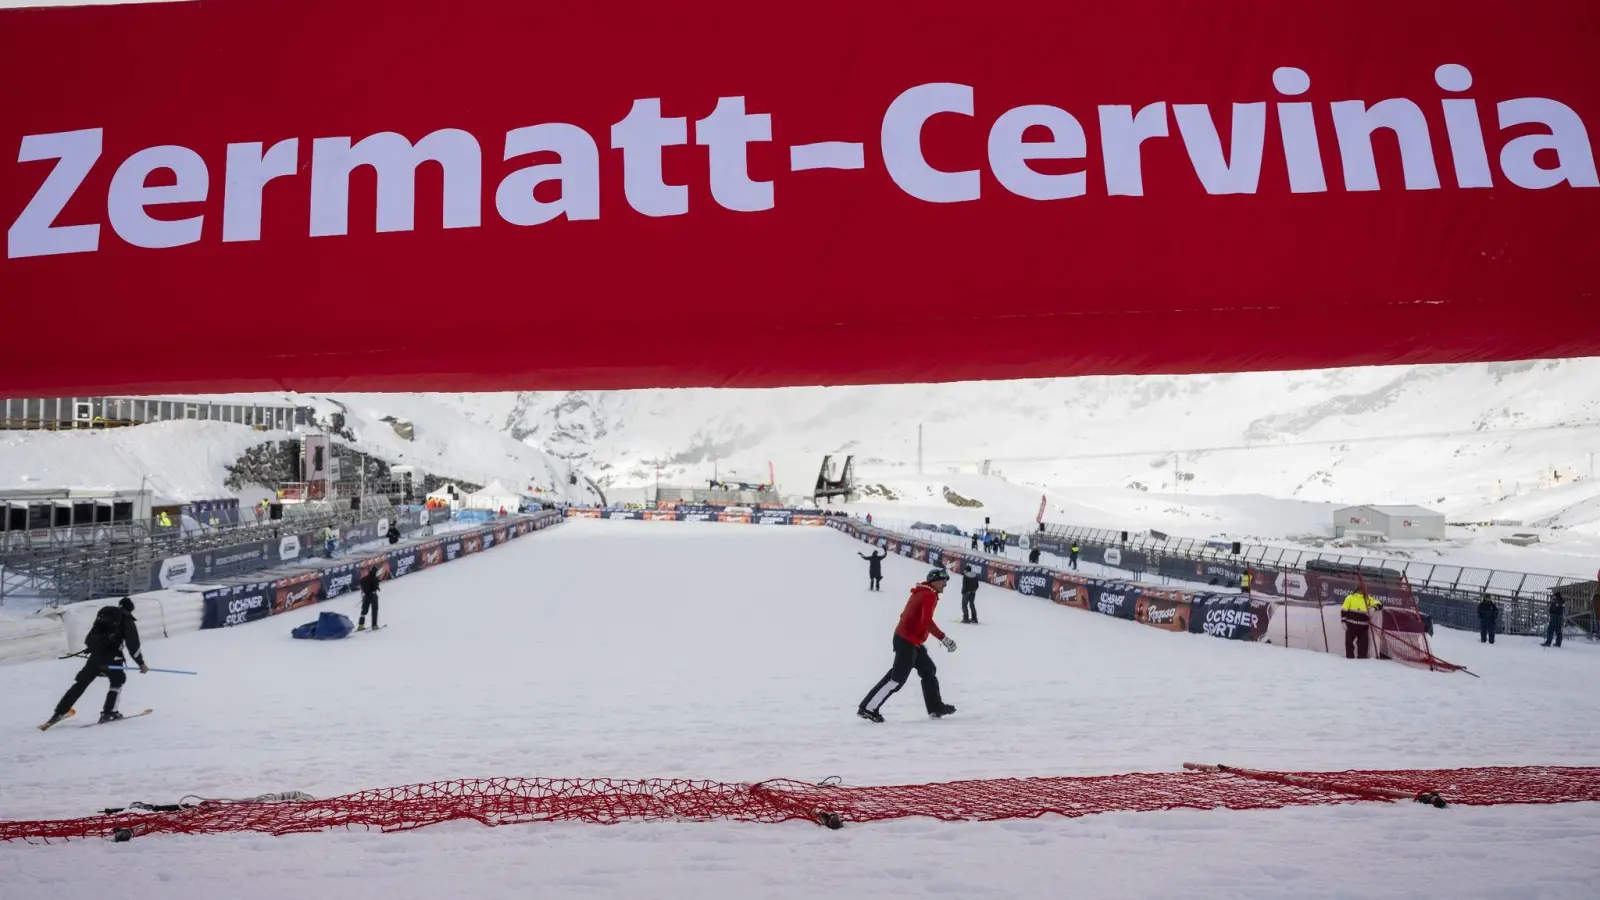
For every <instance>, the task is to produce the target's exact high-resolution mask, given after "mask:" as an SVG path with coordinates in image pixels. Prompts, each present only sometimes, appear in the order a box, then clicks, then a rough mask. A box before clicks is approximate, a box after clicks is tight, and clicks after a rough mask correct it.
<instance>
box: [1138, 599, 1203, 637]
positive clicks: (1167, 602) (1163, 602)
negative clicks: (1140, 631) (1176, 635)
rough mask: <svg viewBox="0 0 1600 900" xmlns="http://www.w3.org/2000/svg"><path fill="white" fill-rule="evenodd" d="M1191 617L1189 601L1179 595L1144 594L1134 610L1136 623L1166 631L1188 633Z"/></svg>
mask: <svg viewBox="0 0 1600 900" xmlns="http://www.w3.org/2000/svg"><path fill="white" fill-rule="evenodd" d="M1189 615H1190V605H1189V601H1188V600H1186V599H1183V598H1182V596H1181V595H1179V594H1152V593H1142V594H1140V595H1139V600H1138V602H1137V603H1136V604H1135V605H1134V609H1133V618H1134V621H1136V622H1143V623H1144V624H1146V625H1153V626H1155V627H1156V628H1160V629H1162V630H1165V631H1188V630H1189Z"/></svg>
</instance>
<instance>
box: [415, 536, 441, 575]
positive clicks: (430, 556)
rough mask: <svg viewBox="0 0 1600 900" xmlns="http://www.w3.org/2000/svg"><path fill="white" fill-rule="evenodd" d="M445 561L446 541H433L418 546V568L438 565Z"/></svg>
mask: <svg viewBox="0 0 1600 900" xmlns="http://www.w3.org/2000/svg"><path fill="white" fill-rule="evenodd" d="M442 562H444V542H443V541H432V542H430V543H426V544H423V545H422V546H421V547H418V548H417V568H419V569H425V568H427V567H428V566H437V565H439V564H440V563H442Z"/></svg>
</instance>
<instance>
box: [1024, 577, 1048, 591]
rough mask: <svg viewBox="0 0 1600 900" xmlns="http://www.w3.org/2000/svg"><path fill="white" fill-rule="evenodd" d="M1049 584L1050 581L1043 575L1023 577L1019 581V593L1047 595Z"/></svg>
mask: <svg viewBox="0 0 1600 900" xmlns="http://www.w3.org/2000/svg"><path fill="white" fill-rule="evenodd" d="M1049 583H1050V580H1049V579H1048V578H1046V577H1044V576H1043V575H1023V576H1022V577H1020V578H1018V579H1017V592H1018V593H1022V594H1034V595H1042V594H1044V593H1047V586H1048V585H1049Z"/></svg>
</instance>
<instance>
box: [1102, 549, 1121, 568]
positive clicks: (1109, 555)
mask: <svg viewBox="0 0 1600 900" xmlns="http://www.w3.org/2000/svg"><path fill="white" fill-rule="evenodd" d="M1105 561H1106V565H1108V566H1120V565H1122V551H1121V550H1119V549H1117V548H1116V547H1107V548H1106V551H1105Z"/></svg>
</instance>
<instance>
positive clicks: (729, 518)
mask: <svg viewBox="0 0 1600 900" xmlns="http://www.w3.org/2000/svg"><path fill="white" fill-rule="evenodd" d="M562 512H563V514H564V515H565V516H566V517H567V518H569V519H612V520H615V521H619V522H724V523H727V524H732V525H801V526H806V527H810V528H816V527H820V526H822V525H826V524H827V523H828V522H829V521H831V520H833V519H835V518H837V517H836V516H826V515H823V513H822V511H821V510H816V509H789V508H786V507H772V508H760V509H757V508H753V507H749V506H679V507H677V508H675V509H594V508H586V507H568V508H566V509H565V510H563V511H562Z"/></svg>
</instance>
